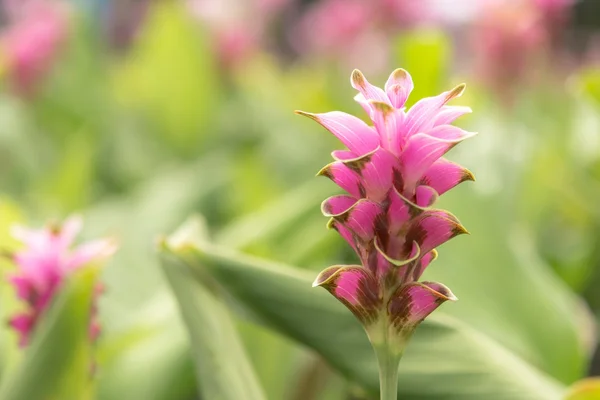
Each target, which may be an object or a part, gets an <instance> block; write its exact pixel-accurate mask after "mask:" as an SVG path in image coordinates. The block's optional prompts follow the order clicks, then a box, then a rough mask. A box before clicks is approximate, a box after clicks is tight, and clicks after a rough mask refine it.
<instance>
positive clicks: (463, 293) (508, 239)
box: [424, 139, 593, 384]
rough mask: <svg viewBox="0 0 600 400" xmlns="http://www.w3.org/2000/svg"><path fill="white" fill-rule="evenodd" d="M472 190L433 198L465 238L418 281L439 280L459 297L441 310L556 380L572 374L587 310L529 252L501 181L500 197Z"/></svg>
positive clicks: (579, 362)
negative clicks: (459, 225) (465, 231)
mask: <svg viewBox="0 0 600 400" xmlns="http://www.w3.org/2000/svg"><path fill="white" fill-rule="evenodd" d="M474 140H476V139H474ZM475 146H476V144H475ZM466 165H469V164H468V163H467V164H466ZM507 186H508V184H507ZM476 189H477V187H476V184H475V185H471V186H465V187H464V188H460V189H459V190H460V191H462V192H463V193H460V192H459V191H457V192H454V193H452V192H451V193H448V194H447V195H445V196H444V197H443V198H442V199H441V201H440V205H441V207H443V208H445V209H448V210H451V211H452V212H453V213H454V214H455V215H456V216H457V217H458V218H459V219H460V220H461V222H462V223H463V224H464V225H465V226H466V227H467V229H468V230H469V232H470V233H471V236H469V237H463V238H458V239H456V240H454V241H452V242H451V243H449V244H447V245H444V246H442V247H441V248H440V249H439V250H440V256H439V258H438V260H437V261H436V262H435V263H434V264H432V265H431V266H430V267H429V268H428V269H427V271H426V273H425V276H424V279H425V280H435V281H439V282H443V283H444V284H446V285H448V287H449V288H451V289H452V292H453V293H455V294H456V296H457V297H458V298H459V299H460V301H459V302H457V303H456V304H453V305H452V306H451V307H445V308H444V311H443V312H444V313H448V314H450V315H453V316H455V317H457V318H458V319H460V320H461V321H464V322H466V323H467V324H469V325H470V326H472V327H474V328H475V329H477V330H478V331H480V332H482V333H484V334H485V335H486V336H489V337H490V338H493V339H494V340H496V341H498V342H499V343H501V344H502V345H503V346H505V347H507V348H509V349H511V350H512V351H514V352H516V353H518V354H520V355H521V356H522V357H523V358H524V359H526V360H527V361H528V362H529V363H531V364H532V365H534V366H536V367H537V368H539V369H540V370H542V371H545V372H546V373H548V374H549V375H550V376H552V377H554V378H556V379H558V380H559V381H561V382H563V383H564V384H570V383H572V382H574V381H575V380H577V379H580V378H581V377H582V375H583V374H584V372H585V368H586V365H587V358H588V355H587V352H588V350H587V348H589V344H590V343H591V340H593V333H592V330H591V326H592V325H591V320H590V318H589V315H588V313H587V310H586V309H585V308H584V307H583V304H582V303H581V301H580V300H579V299H578V298H577V297H576V296H575V294H574V293H572V292H571V291H570V290H569V289H568V288H567V287H566V285H565V284H564V283H563V282H561V281H560V280H559V279H557V277H556V276H555V275H553V272H552V270H551V269H550V268H549V267H548V266H547V265H545V264H544V262H543V260H541V259H540V258H539V256H538V255H537V253H536V251H535V248H534V245H533V242H532V236H531V234H530V232H529V230H528V228H527V225H525V223H524V222H520V221H519V220H518V219H517V218H515V216H514V213H513V208H512V207H513V202H512V201H511V200H510V199H511V196H512V194H511V192H508V191H507V190H508V189H507V188H506V186H505V187H504V188H503V189H502V190H503V192H502V194H497V193H496V194H491V195H482V194H480V193H478V192H477V191H476ZM465 198H468V199H470V200H469V201H468V202H466V201H465ZM548 332H553V334H552V335H548Z"/></svg>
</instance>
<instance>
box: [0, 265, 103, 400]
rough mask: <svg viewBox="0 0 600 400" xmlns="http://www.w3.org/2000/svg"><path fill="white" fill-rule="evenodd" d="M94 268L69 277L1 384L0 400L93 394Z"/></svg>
mask: <svg viewBox="0 0 600 400" xmlns="http://www.w3.org/2000/svg"><path fill="white" fill-rule="evenodd" d="M98 272H99V268H98V267H88V268H84V269H82V270H80V271H78V272H76V273H75V274H73V276H71V278H70V279H69V280H67V281H66V282H65V283H64V285H63V286H62V288H61V290H60V293H59V294H58V296H57V298H56V299H55V300H54V302H53V304H52V306H51V307H50V309H49V310H48V312H47V314H45V316H44V318H43V319H42V320H41V322H40V325H39V326H38V328H37V329H36V331H35V333H34V335H33V338H32V342H31V344H30V345H29V346H28V347H27V348H26V350H25V355H24V359H23V361H22V363H21V364H20V365H19V366H18V368H16V369H15V370H14V372H13V373H12V374H11V375H9V376H7V377H6V379H5V380H3V382H2V387H1V388H0V399H2V400H24V399H27V400H38V399H40V400H48V399H57V400H58V399H60V400H86V399H91V398H92V392H91V391H92V389H93V388H92V368H93V360H92V357H91V352H92V347H91V343H90V339H89V322H90V311H91V302H92V298H93V295H94V287H95V283H96V278H97V276H98Z"/></svg>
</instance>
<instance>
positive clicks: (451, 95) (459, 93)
mask: <svg viewBox="0 0 600 400" xmlns="http://www.w3.org/2000/svg"><path fill="white" fill-rule="evenodd" d="M466 88H467V84H466V83H461V84H460V85H458V86H456V87H455V88H454V89H452V90H451V91H450V93H448V96H447V97H446V101H450V100H452V99H454V98H456V97H460V96H462V94H463V93H464V91H465V89H466Z"/></svg>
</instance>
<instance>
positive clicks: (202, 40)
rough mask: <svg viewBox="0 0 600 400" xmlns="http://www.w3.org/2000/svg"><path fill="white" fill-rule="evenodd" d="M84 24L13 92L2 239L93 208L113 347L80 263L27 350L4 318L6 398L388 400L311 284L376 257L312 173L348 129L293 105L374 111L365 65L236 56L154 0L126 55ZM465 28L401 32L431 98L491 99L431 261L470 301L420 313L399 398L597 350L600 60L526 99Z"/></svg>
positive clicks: (1, 176) (395, 55)
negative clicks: (185, 226) (465, 40)
mask: <svg viewBox="0 0 600 400" xmlns="http://www.w3.org/2000/svg"><path fill="white" fill-rule="evenodd" d="M73 29H74V32H73V34H72V35H71V36H70V41H69V43H68V45H67V46H66V48H65V49H63V50H64V51H63V52H62V53H61V57H60V59H59V60H58V63H57V64H56V65H55V66H54V68H53V70H52V73H51V74H50V75H49V76H48V77H47V79H46V80H45V81H44V84H43V85H42V86H41V87H40V88H39V91H38V93H36V95H35V96H34V97H33V98H26V97H25V98H24V97H21V96H18V95H16V94H15V93H13V92H11V91H10V89H9V88H8V87H7V88H6V89H5V90H4V91H3V92H2V94H0V166H1V168H0V185H1V186H2V191H3V194H2V199H1V200H0V249H1V251H3V252H6V251H12V250H14V246H15V242H14V241H13V240H12V239H11V238H10V235H9V234H8V232H9V228H10V226H11V225H12V224H13V223H15V222H28V223H31V224H41V223H43V222H44V221H45V220H48V219H52V218H61V217H64V216H66V215H68V214H69V213H73V212H81V213H83V214H84V216H85V217H86V218H85V219H86V228H85V229H86V231H85V236H86V237H89V238H92V237H98V236H103V235H114V236H116V237H117V238H118V239H119V242H120V250H119V252H118V253H117V255H116V256H115V257H114V259H113V261H112V262H111V263H110V264H109V265H107V266H106V268H104V269H103V270H102V271H100V273H101V277H100V279H101V280H102V281H103V282H104V284H105V286H106V288H107V290H106V293H105V294H104V295H103V296H102V299H101V302H100V315H101V320H102V322H103V333H102V336H101V338H100V340H99V341H98V343H97V344H96V345H95V347H94V348H88V347H87V346H86V345H84V342H85V340H83V336H82V329H83V327H84V326H85V324H86V321H87V320H86V318H88V316H87V314H86V307H87V305H88V304H89V296H90V290H91V287H92V284H93V282H95V281H96V276H95V274H96V273H97V272H98V271H96V270H90V272H88V273H87V274H82V275H75V276H73V279H72V280H71V281H69V282H68V284H67V285H66V286H65V287H64V289H63V290H62V293H61V296H59V298H57V299H56V300H55V301H54V303H53V306H52V308H51V310H50V311H49V312H48V314H47V316H46V318H45V319H44V323H43V324H42V325H41V326H40V328H39V330H38V332H37V333H36V337H35V340H34V343H32V345H31V346H29V348H28V349H27V350H25V351H24V352H23V351H21V350H19V349H18V348H17V345H16V338H15V337H14V336H15V335H13V334H12V333H11V332H10V331H9V329H8V327H7V326H6V324H0V388H1V389H0V399H2V400H5V399H6V400H9V399H10V400H12V399H15V400H22V399H27V400H36V399H46V398H47V396H48V395H53V396H54V397H52V398H56V399H60V400H68V399H78V400H83V399H87V398H96V399H99V400H113V399H119V398H123V396H124V395H123V394H124V393H126V398H127V399H128V400H190V399H194V398H203V399H210V400H212V399H217V398H222V399H229V398H236V399H237V398H240V399H241V398H248V399H259V398H267V399H291V400H338V399H339V400H347V399H371V398H373V394H374V392H375V391H376V387H377V381H376V379H377V376H376V368H375V364H374V359H373V355H372V353H371V349H370V348H369V345H368V342H367V340H366V337H365V335H364V333H363V332H362V330H361V328H360V326H359V324H358V323H357V322H356V321H354V319H353V317H352V315H351V314H349V313H348V312H347V311H346V310H345V309H343V308H342V307H341V306H340V305H339V304H338V303H336V302H335V301H334V299H333V298H331V297H330V296H329V295H328V294H327V293H326V292H325V291H323V290H319V289H312V288H311V287H310V283H311V281H312V278H313V277H314V275H315V274H316V272H317V271H319V270H321V269H323V268H324V267H326V266H329V265H331V264H337V263H342V262H350V263H351V262H353V261H354V255H353V254H352V253H351V251H350V250H349V249H348V248H347V246H345V244H344V243H343V241H342V240H341V239H340V238H339V237H338V236H337V235H336V234H335V233H334V232H331V231H328V230H326V229H325V222H326V221H325V219H324V218H322V216H321V215H320V213H319V203H320V201H322V199H324V198H325V197H327V196H329V195H331V194H334V193H336V190H337V189H336V188H335V186H334V185H332V184H331V183H330V182H328V181H326V180H325V179H323V178H315V177H314V174H315V173H316V172H317V171H318V170H319V169H320V168H321V167H322V166H323V165H324V164H325V163H327V162H329V155H328V153H329V152H330V151H331V150H333V149H335V148H336V147H335V146H337V145H338V144H337V143H336V141H335V140H334V139H333V138H331V137H330V135H328V134H327V133H326V132H325V131H324V130H322V129H320V128H317V127H316V126H314V125H313V124H311V123H310V122H308V121H304V120H302V119H300V118H299V117H297V116H295V115H294V114H293V110H294V109H306V110H310V111H315V112H325V111H330V110H338V109H339V110H343V111H347V112H350V113H353V114H356V115H360V116H362V117H364V114H363V113H362V110H361V109H360V107H359V106H357V105H356V104H354V103H353V102H352V100H351V99H352V95H353V91H352V90H351V88H350V87H349V85H348V84H347V83H348V76H349V74H350V71H351V69H352V68H351V67H350V66H348V67H347V68H339V66H334V65H324V64H319V63H318V62H311V61H310V60H309V59H306V60H303V59H300V60H297V61H296V62H295V63H291V62H283V61H281V60H278V59H276V58H275V57H274V56H273V55H272V54H268V53H267V52H265V51H258V52H257V53H255V54H253V55H252V56H251V57H249V58H247V59H245V60H244V62H243V63H242V64H241V65H238V66H236V67H226V66H224V65H222V64H221V63H220V62H219V55H218V48H217V46H216V41H215V40H214V39H213V37H212V36H211V35H210V32H209V27H208V26H206V25H205V24H202V23H199V22H198V21H197V20H195V19H192V18H191V16H190V14H189V12H188V11H187V10H186V9H185V8H184V7H183V6H182V5H181V4H179V3H177V2H173V1H164V2H156V3H153V4H152V6H151V7H150V9H149V10H148V14H147V15H146V18H145V21H144V23H143V24H142V26H141V28H140V31H139V33H138V36H137V37H136V40H134V41H133V43H132V44H131V47H130V48H128V49H127V50H126V51H123V52H120V53H117V52H115V51H113V50H112V49H110V48H109V47H108V46H107V44H106V43H105V42H104V41H103V40H102V34H101V30H99V29H97V27H95V24H94V21H93V20H92V19H91V17H89V16H83V15H78V18H76V19H75V22H74V28H73ZM455 45H456V44H455V43H453V41H452V40H451V38H450V37H449V35H448V33H447V32H444V31H441V30H433V29H431V30H416V31H413V32H409V33H405V34H401V35H399V36H398V37H397V38H396V39H395V40H393V41H392V48H391V49H390V52H391V53H390V54H391V62H390V65H389V66H388V67H389V68H388V69H389V70H391V69H393V68H395V67H398V66H402V67H403V68H405V69H407V70H409V71H410V72H411V74H412V75H413V77H414V80H415V84H416V88H415V92H414V93H413V96H412V97H411V100H410V102H411V103H414V102H415V101H416V100H417V99H418V98H420V97H424V96H431V95H435V94H437V93H439V92H441V91H443V90H448V89H450V88H451V87H453V86H455V85H456V84H458V83H461V82H462V81H466V82H467V83H468V84H469V90H468V91H467V93H466V95H465V96H464V97H462V98H461V102H460V103H461V104H465V105H469V106H471V107H472V108H473V109H474V114H473V115H472V116H469V117H466V118H464V120H461V122H460V123H461V124H463V125H464V126H465V127H466V128H468V129H469V130H473V131H479V132H480V135H479V136H477V137H476V138H475V139H472V140H471V141H469V142H467V143H464V144H462V145H461V146H460V147H458V148H457V149H456V150H453V152H452V153H451V154H450V158H451V159H453V160H456V161H459V162H460V163H461V164H464V165H465V166H467V167H468V168H469V169H470V170H471V171H473V172H474V174H475V175H476V177H477V179H478V180H477V182H475V183H467V184H464V185H463V186H461V187H459V188H457V189H456V190H455V191H453V192H452V193H449V194H447V195H444V197H443V198H442V199H441V206H442V207H444V208H448V209H450V210H452V212H453V213H454V214H456V215H457V216H458V217H459V218H460V219H461V221H462V222H463V223H464V224H465V226H466V227H467V228H468V229H469V231H470V232H471V236H469V237H462V238H460V239H457V240H456V241H454V242H452V243H449V244H447V245H445V246H443V247H442V248H441V250H440V257H439V259H438V261H437V262H436V263H435V264H434V265H432V267H431V268H430V269H429V270H428V271H427V276H426V278H427V279H429V278H432V279H435V280H439V281H441V282H444V283H446V284H448V286H449V287H451V288H452V290H453V292H454V293H456V295H457V296H458V297H459V298H460V301H459V302H457V303H456V304H449V305H445V306H444V307H443V308H442V310H441V311H440V312H439V315H437V316H433V317H432V318H431V320H430V321H429V322H427V323H425V324H424V325H423V326H422V327H421V328H419V330H418V332H417V334H416V336H415V339H414V343H412V344H411V346H410V347H409V349H408V351H407V354H406V359H405V360H404V361H403V363H402V367H401V377H400V379H401V381H400V389H399V390H400V392H399V393H400V394H401V395H402V397H401V398H403V399H414V400H417V399H457V400H458V399H484V398H485V399H540V400H542V399H543V400H552V399H560V398H563V396H565V394H566V393H568V387H569V386H570V385H572V384H573V383H574V382H576V381H578V380H580V379H582V378H584V377H585V376H586V375H587V372H588V367H589V364H590V359H591V356H592V352H593V349H595V348H596V347H597V338H596V337H595V327H596V325H597V318H598V316H599V313H600V293H599V292H598V291H597V289H596V288H597V287H598V284H600V251H599V249H600V246H599V244H600V240H599V239H598V238H600V211H599V208H598V206H597V201H596V199H598V198H600V136H599V135H600V133H599V132H600V112H599V111H600V103H599V101H600V85H599V82H600V80H599V79H598V77H599V76H600V72H599V70H598V69H597V68H592V67H586V68H585V69H582V70H580V71H579V70H574V71H573V72H572V73H571V75H572V76H570V77H569V78H568V79H566V78H565V77H547V79H549V81H543V82H540V83H539V84H537V85H534V86H533V87H527V88H525V87H524V88H522V89H523V90H522V91H521V92H519V95H518V96H517V98H516V99H515V100H514V102H513V103H512V104H506V103H505V102H504V101H503V100H502V98H501V96H500V95H499V94H498V93H493V92H491V91H489V90H487V89H486V87H485V86H484V85H483V83H482V82H481V81H479V80H478V79H477V77H476V76H469V75H468V74H465V73H464V71H462V70H460V69H457V68H456V66H455V65H454V61H455V59H456V57H457V53H458V50H457V49H456V48H455ZM386 71H387V70H386ZM386 71H383V72H380V73H379V74H377V73H375V74H373V75H374V76H372V77H371V75H369V79H370V81H371V82H373V83H374V84H378V85H380V84H382V83H383V82H384V80H385V75H386V74H385V72H386ZM194 213H197V214H201V215H202V216H203V217H204V219H205V220H206V221H205V223H206V225H207V228H206V229H205V232H204V233H203V235H204V237H202V238H201V239H202V240H200V241H199V242H198V241H195V242H194V243H193V244H194V245H195V246H196V247H184V248H183V249H181V248H170V247H169V246H167V248H166V249H164V248H163V249H162V251H163V252H162V257H166V256H168V257H169V258H168V261H165V262H164V266H163V267H161V264H160V261H159V257H158V256H157V250H156V241H157V238H158V237H159V235H164V234H167V233H169V232H172V231H173V230H174V229H175V228H176V227H177V226H179V225H180V224H181V222H182V221H184V220H185V219H186V217H187V216H188V215H190V214H194ZM190 245H191V243H190ZM175 247H176V246H175ZM184 250H185V251H184ZM178 257H179V258H178ZM173 260H176V262H175V261H173ZM172 263H174V264H176V265H171V264H172ZM180 263H182V264H180ZM290 266H293V267H290ZM11 268H13V266H12V265H11V264H10V263H9V262H6V261H5V260H2V261H0V271H1V272H2V273H3V274H4V275H5V276H7V275H9V274H10V272H11ZM12 294H13V292H12V288H11V287H10V286H9V285H8V284H7V282H6V280H5V279H4V280H2V281H0V300H1V301H0V318H2V319H3V320H7V319H8V318H9V316H10V315H12V314H13V313H14V312H15V310H17V309H18V307H19V306H20V305H19V304H18V303H17V302H16V300H15V299H14V296H13V295H12ZM586 304H587V305H586ZM92 359H93V360H95V361H92ZM223 360H227V362H226V363H223ZM92 365H95V374H94V378H95V379H94V382H93V384H92V382H91V381H89V380H88V377H89V376H90V375H89V372H90V369H89V368H88V367H90V368H91V366H92ZM84 383H90V384H89V385H84ZM92 392H93V394H92ZM216 393H220V394H222V397H218V396H217V394H216ZM263 393H264V394H263ZM86 396H87V397H86ZM573 396H579V394H577V395H572V397H570V399H580V398H581V399H585V398H586V397H573ZM592 396H594V395H592ZM589 398H594V397H589Z"/></svg>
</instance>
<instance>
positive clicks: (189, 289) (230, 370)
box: [162, 238, 265, 400]
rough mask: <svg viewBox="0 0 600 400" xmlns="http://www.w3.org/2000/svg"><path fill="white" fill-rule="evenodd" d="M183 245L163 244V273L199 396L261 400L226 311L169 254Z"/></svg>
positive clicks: (262, 396) (174, 243) (259, 391)
mask: <svg viewBox="0 0 600 400" xmlns="http://www.w3.org/2000/svg"><path fill="white" fill-rule="evenodd" d="M182 244H183V245H184V246H185V245H186V244H185V242H184V243H181V242H178V240H177V238H174V240H171V241H169V242H163V243H162V247H163V248H164V250H165V251H163V253H162V263H163V270H164V272H165V274H166V276H167V279H168V280H169V282H170V284H171V287H172V289H173V292H174V294H175V296H176V297H177V299H178V301H179V306H180V309H181V313H182V316H183V319H184V320H185V322H186V325H187V327H188V330H189V334H190V341H191V344H192V354H193V356H194V360H195V364H196V371H197V380H198V383H199V388H200V394H201V396H202V397H203V398H206V399H215V400H261V399H264V398H265V396H264V394H263V392H262V389H261V388H260V386H259V384H258V382H257V380H256V377H255V375H254V371H253V370H252V367H251V365H250V363H249V361H248V360H247V358H246V355H245V352H244V349H243V347H242V344H241V342H240V339H239V338H238V336H237V333H236V330H235V326H234V324H233V321H232V320H231V318H230V317H229V314H228V311H227V310H226V309H225V307H224V306H223V305H222V304H221V303H220V302H218V301H217V300H216V299H215V298H214V297H213V296H212V295H211V294H210V292H209V290H208V289H207V288H206V287H203V286H202V285H198V284H196V283H195V282H194V280H193V278H192V274H191V271H190V270H189V269H188V268H187V267H186V266H185V264H184V263H183V261H182V260H181V259H179V258H177V257H176V256H174V255H173V254H172V253H171V250H170V249H177V248H178V247H179V246H180V245H182Z"/></svg>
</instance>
